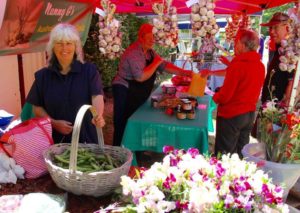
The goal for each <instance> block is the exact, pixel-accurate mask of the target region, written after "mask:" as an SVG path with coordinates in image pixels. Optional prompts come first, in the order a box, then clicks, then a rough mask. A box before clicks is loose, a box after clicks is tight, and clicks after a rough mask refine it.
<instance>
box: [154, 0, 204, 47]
mask: <svg viewBox="0 0 300 213" xmlns="http://www.w3.org/2000/svg"><path fill="white" fill-rule="evenodd" d="M171 3H172V0H167V1H166V2H165V5H163V4H159V3H154V4H153V7H152V9H153V11H154V13H156V14H157V15H158V17H157V18H153V26H154V28H153V31H152V32H153V34H154V37H155V41H156V43H157V44H159V45H162V46H164V47H171V48H175V47H176V45H177V43H178V25H177V9H176V7H173V6H170V5H171ZM164 8H167V9H166V11H167V12H166V13H165V12H164ZM199 18H200V16H199Z"/></svg>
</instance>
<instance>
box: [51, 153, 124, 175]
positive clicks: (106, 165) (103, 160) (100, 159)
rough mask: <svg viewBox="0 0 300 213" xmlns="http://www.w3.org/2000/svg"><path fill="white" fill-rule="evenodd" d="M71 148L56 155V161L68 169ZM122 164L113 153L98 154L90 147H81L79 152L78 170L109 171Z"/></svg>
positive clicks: (88, 171)
mask: <svg viewBox="0 0 300 213" xmlns="http://www.w3.org/2000/svg"><path fill="white" fill-rule="evenodd" d="M70 154H71V152H70V149H69V148H68V149H66V150H65V151H64V152H63V153H61V154H55V155H54V163H55V164H56V165H57V166H59V167H62V168H65V169H68V168H69V163H70ZM119 166H121V162H120V161H119V160H118V159H115V158H114V157H112V156H111V155H109V154H107V153H104V154H96V153H93V152H92V151H91V150H89V149H85V148H80V149H78V153H77V170H78V171H81V172H86V173H90V172H97V171H107V170H111V169H114V168H117V167H119Z"/></svg>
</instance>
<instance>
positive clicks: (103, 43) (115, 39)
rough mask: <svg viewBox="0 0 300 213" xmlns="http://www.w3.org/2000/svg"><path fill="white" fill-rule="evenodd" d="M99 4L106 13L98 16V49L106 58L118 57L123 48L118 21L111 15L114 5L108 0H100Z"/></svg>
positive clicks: (114, 8)
mask: <svg viewBox="0 0 300 213" xmlns="http://www.w3.org/2000/svg"><path fill="white" fill-rule="evenodd" d="M101 5H102V7H103V9H104V11H105V13H106V14H107V15H106V16H105V17H102V16H99V22H98V24H99V36H98V38H99V43H98V45H99V51H100V53H101V54H102V55H104V56H105V57H106V58H109V59H115V58H119V57H120V56H121V54H122V52H123V49H122V33H121V32H120V23H119V21H118V20H116V19H115V18H114V17H113V15H114V13H115V10H116V5H115V4H111V3H110V1H109V0H102V1H101Z"/></svg>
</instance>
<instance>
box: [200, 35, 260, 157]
mask: <svg viewBox="0 0 300 213" xmlns="http://www.w3.org/2000/svg"><path fill="white" fill-rule="evenodd" d="M258 47H259V37H258V35H257V33H256V32H254V31H250V30H240V31H239V32H238V33H237V35H236V38H235V41H234V53H235V57H234V59H233V60H232V61H231V62H230V64H229V65H228V67H227V69H226V70H225V72H226V75H225V79H224V84H223V86H222V87H221V89H220V90H219V91H218V92H216V93H215V95H214V96H213V100H214V101H215V102H216V103H217V104H218V111H217V128H216V141H215V154H218V153H222V154H223V153H238V154H239V156H240V157H242V154H241V150H242V148H243V146H244V145H246V144H247V143H249V136H250V132H251V129H252V126H253V121H254V118H255V110H256V103H257V101H258V98H259V95H260V92H261V89H262V86H263V83H264V78H265V67H264V65H263V63H262V62H261V60H260V55H259V53H258V52H257V49H258ZM206 73H208V72H206ZM208 74H209V73H208Z"/></svg>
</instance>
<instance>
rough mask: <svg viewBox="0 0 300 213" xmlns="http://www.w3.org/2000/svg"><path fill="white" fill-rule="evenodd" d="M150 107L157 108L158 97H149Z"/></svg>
mask: <svg viewBox="0 0 300 213" xmlns="http://www.w3.org/2000/svg"><path fill="white" fill-rule="evenodd" d="M151 106H152V107H154V108H158V97H157V96H151Z"/></svg>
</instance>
